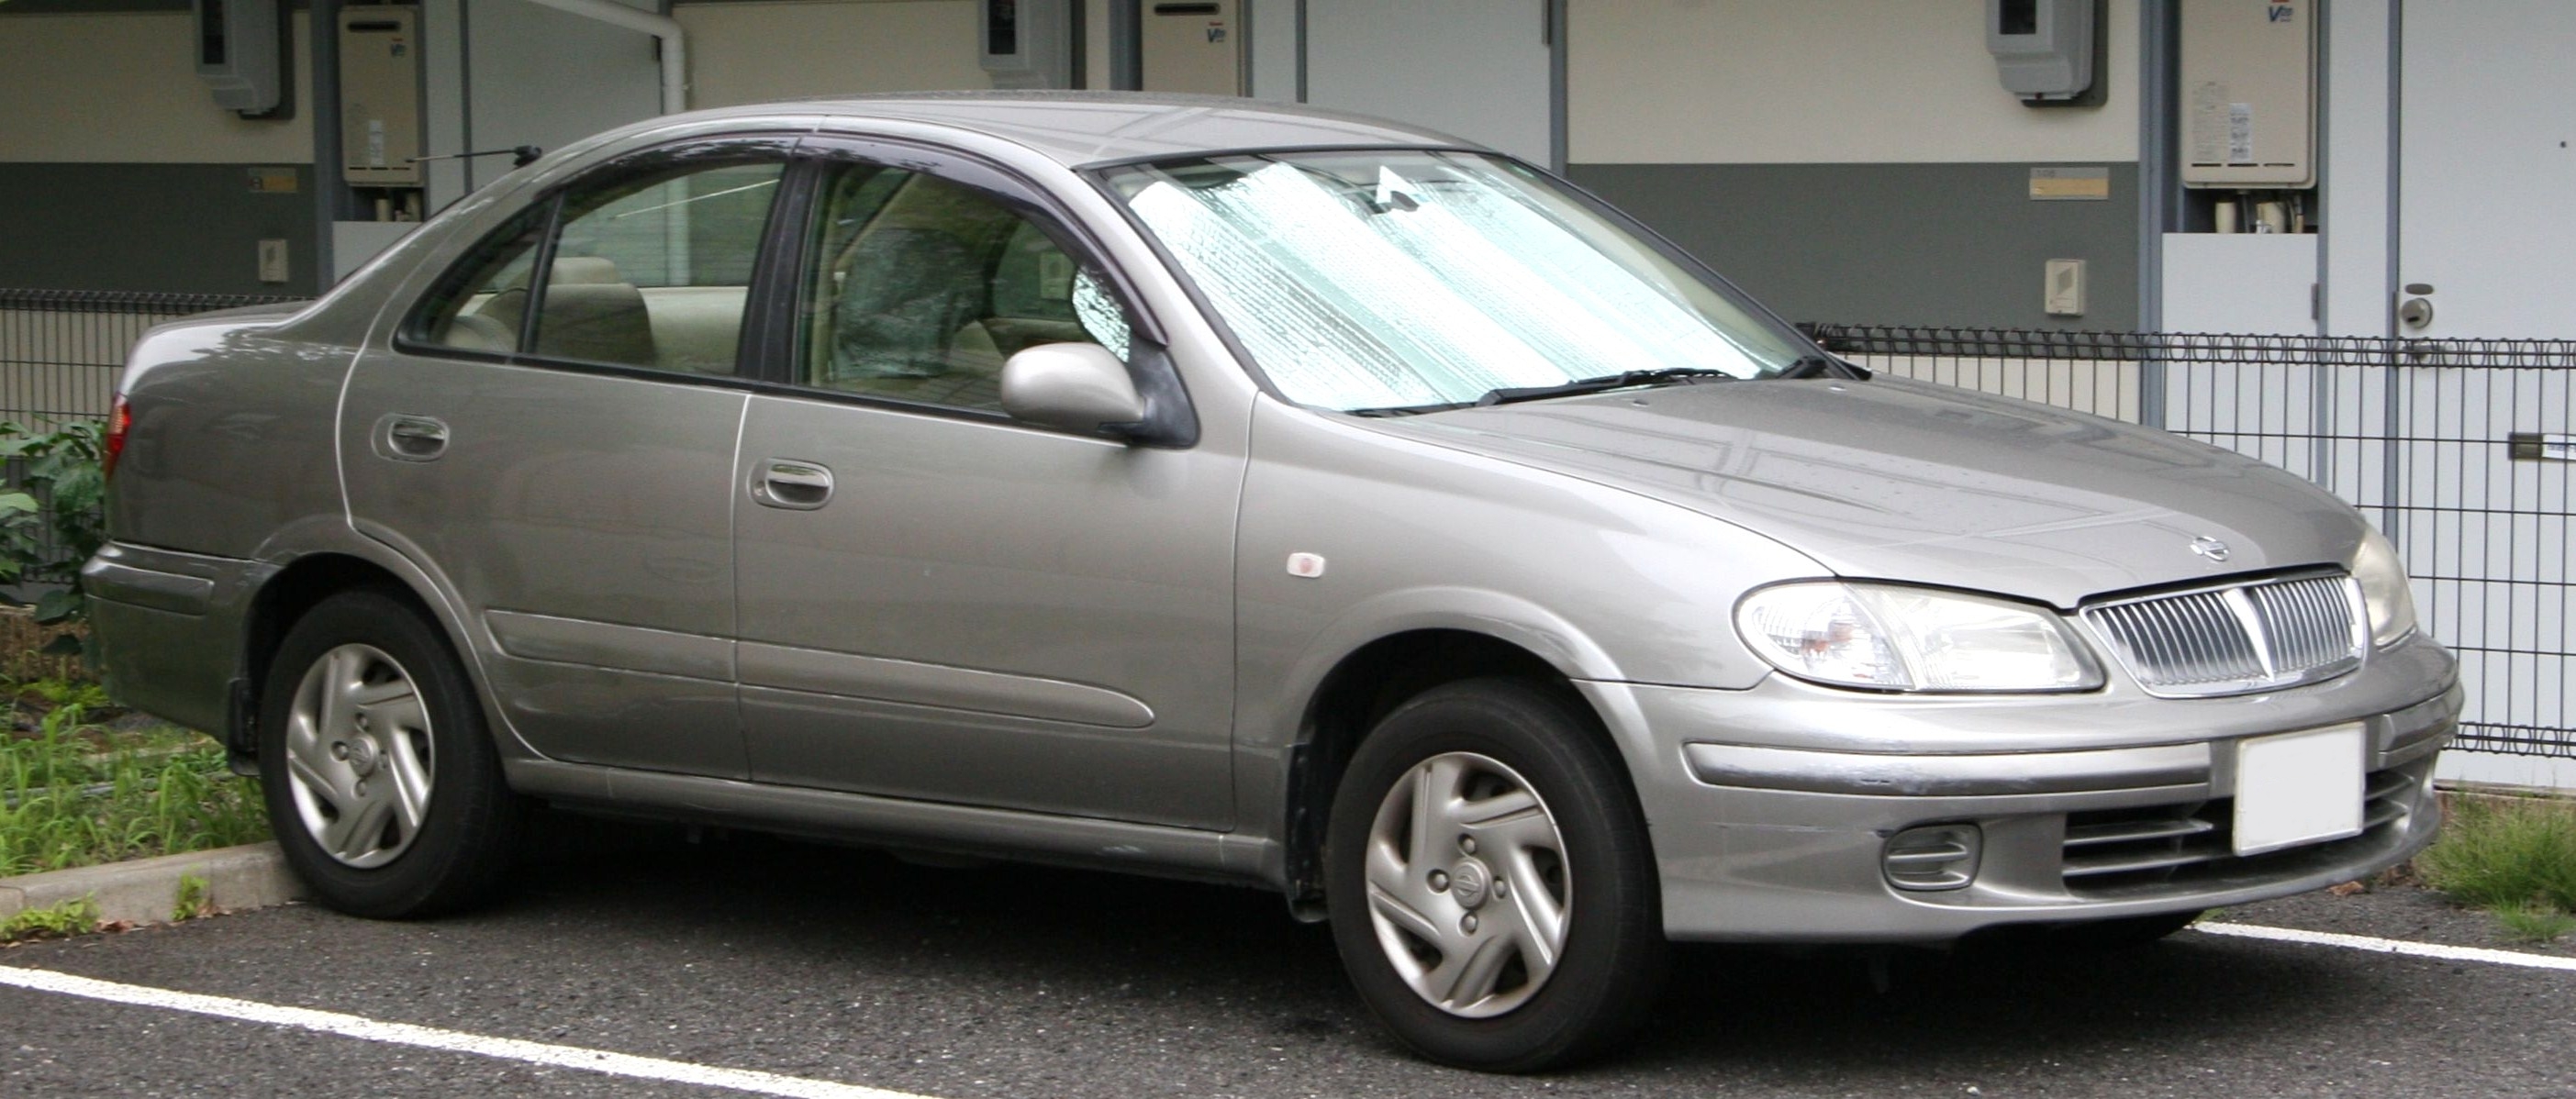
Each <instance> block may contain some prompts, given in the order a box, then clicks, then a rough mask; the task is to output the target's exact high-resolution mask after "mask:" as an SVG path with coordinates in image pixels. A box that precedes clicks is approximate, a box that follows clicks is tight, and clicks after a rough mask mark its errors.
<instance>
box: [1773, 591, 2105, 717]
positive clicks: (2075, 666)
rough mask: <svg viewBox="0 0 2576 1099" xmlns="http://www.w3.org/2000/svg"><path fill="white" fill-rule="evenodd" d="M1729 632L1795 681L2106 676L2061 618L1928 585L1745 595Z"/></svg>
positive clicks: (2024, 682) (2071, 685) (1889, 685)
mask: <svg viewBox="0 0 2576 1099" xmlns="http://www.w3.org/2000/svg"><path fill="white" fill-rule="evenodd" d="M1735 628H1736V630H1737V632H1739V633H1742V634H1743V635H1744V640H1745V642H1746V643H1747V644H1749V645H1751V646H1753V651H1754V652H1756V653H1760V654H1761V655H1762V659H1764V660H1768V661H1770V662H1771V664H1772V665H1773V666H1774V667H1777V668H1779V669H1780V670H1781V671H1784V672H1787V673H1789V674H1790V675H1794V676H1797V677H1798V678H1800V679H1810V680H1814V681H1816V682H1818V683H1826V684H1831V685H1833V686H1837V687H1874V688H1877V689H1880V690H1889V691H1961V692H1965V691H2083V690H2091V689H2092V688H2095V687H2099V686H2101V685H2102V673H2101V670H2100V669H2099V668H2097V667H2096V666H2095V665H2094V663H2093V660H2092V657H2091V656H2090V655H2089V654H2088V653H2087V652H2086V650H2085V649H2084V646H2083V644H2082V642H2079V641H2077V640H2076V639H2075V637H2074V635H2073V634H2071V633H2069V632H2068V630H2067V628H2066V623H2065V621H2064V620H2063V619H2061V618H2059V617H2058V616H2057V615H2055V614H2052V613H2049V612H2047V611H2043V610H2040V609H2037V608H2033V607H2027V606H2023V605H2021V604H2019V603H2009V602H2005V601H2004V600H2001V599H1984V598H1979V597H1977V596H1973V595H1961V594H1959V593H1957V592H1947V591H1935V590H1933V589H1930V588H1906V587H1897V586H1894V585H1886V584H1846V583H1842V582H1840V581H1833V580H1819V581H1804V582H1800V583H1794V584H1777V585H1773V586H1771V587H1767V588H1762V589H1760V590H1758V591H1755V592H1754V593H1752V594H1751V595H1747V596H1745V597H1744V601H1743V602H1741V603H1738V604H1736V607H1735Z"/></svg>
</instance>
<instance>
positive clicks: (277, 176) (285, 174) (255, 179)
mask: <svg viewBox="0 0 2576 1099" xmlns="http://www.w3.org/2000/svg"><path fill="white" fill-rule="evenodd" d="M250 190H251V193H252V194H256V195H291V194H294V193H295V191H296V181H295V169H293V168H290V167H270V166H268V165H261V166H259V167H256V168H252V169H251V170H250Z"/></svg>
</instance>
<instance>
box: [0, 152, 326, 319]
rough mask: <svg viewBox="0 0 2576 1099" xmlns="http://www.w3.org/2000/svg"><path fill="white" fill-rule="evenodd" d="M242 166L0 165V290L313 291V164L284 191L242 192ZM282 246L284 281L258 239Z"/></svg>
mask: <svg viewBox="0 0 2576 1099" xmlns="http://www.w3.org/2000/svg"><path fill="white" fill-rule="evenodd" d="M253 167H254V165H248V164H51V163H35V164H30V163H15V164H12V163H0V210H7V211H8V215H7V216H6V217H0V286H8V287H18V288H26V289H44V290H142V291H168V292H173V293H195V294H311V293H314V292H315V286H316V285H317V281H316V279H315V278H314V274H315V271H314V268H315V267H316V263H315V259H314V247H313V239H314V233H315V231H316V229H315V226H316V219H315V217H314V212H313V166H312V165H310V164H296V165H276V167H281V168H283V167H292V168H293V169H294V170H295V180H296V188H295V191H294V192H293V193H291V194H276V193H260V192H254V191H252V190H251V189H250V178H251V169H252V168H253ZM268 237H279V238H284V239H285V240H286V242H287V245H286V247H287V255H288V273H289V274H290V275H291V276H292V278H291V279H290V280H289V281H288V282H286V283H285V284H283V285H276V284H267V283H262V282H260V281H259V277H258V276H259V241H260V240H261V239H263V238H268Z"/></svg>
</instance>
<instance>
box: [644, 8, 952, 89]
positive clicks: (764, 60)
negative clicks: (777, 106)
mask: <svg viewBox="0 0 2576 1099" xmlns="http://www.w3.org/2000/svg"><path fill="white" fill-rule="evenodd" d="M975 10H976V9H975V0H836V2H830V3H818V2H800V3H785V2H782V3H742V4H681V5H679V6H677V7H676V8H675V9H674V10H673V12H672V18H674V19H677V20H679V21H680V25H681V26H682V27H683V28H686V29H687V31H688V33H689V102H690V104H691V105H692V106H697V107H728V106H734V105H736V104H742V103H758V102H762V101H764V100H771V99H796V98H803V97H809V96H818V95H839V94H846V93H860V92H904V91H932V90H938V91H946V90H957V89H972V88H990V87H992V86H993V81H992V78H991V77H990V76H988V75H986V74H985V72H984V68H983V65H982V64H981V62H980V61H979V60H978V59H977V54H976V50H975Z"/></svg>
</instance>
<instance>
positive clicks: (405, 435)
mask: <svg viewBox="0 0 2576 1099" xmlns="http://www.w3.org/2000/svg"><path fill="white" fill-rule="evenodd" d="M370 441H371V442H372V443H374V444H375V451H376V454H377V456H379V457H383V458H391V459H393V460H394V461H397V462H433V461H437V460H438V457H439V456H440V455H442V454H445V453H447V425H446V424H445V423H444V422H442V421H439V420H437V419H434V418H432V417H428V416H411V415H405V414H403V413H400V412H393V413H387V414H386V415H385V417H384V418H383V419H380V420H377V421H376V430H375V437H374V438H373V439H372V440H370Z"/></svg>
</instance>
